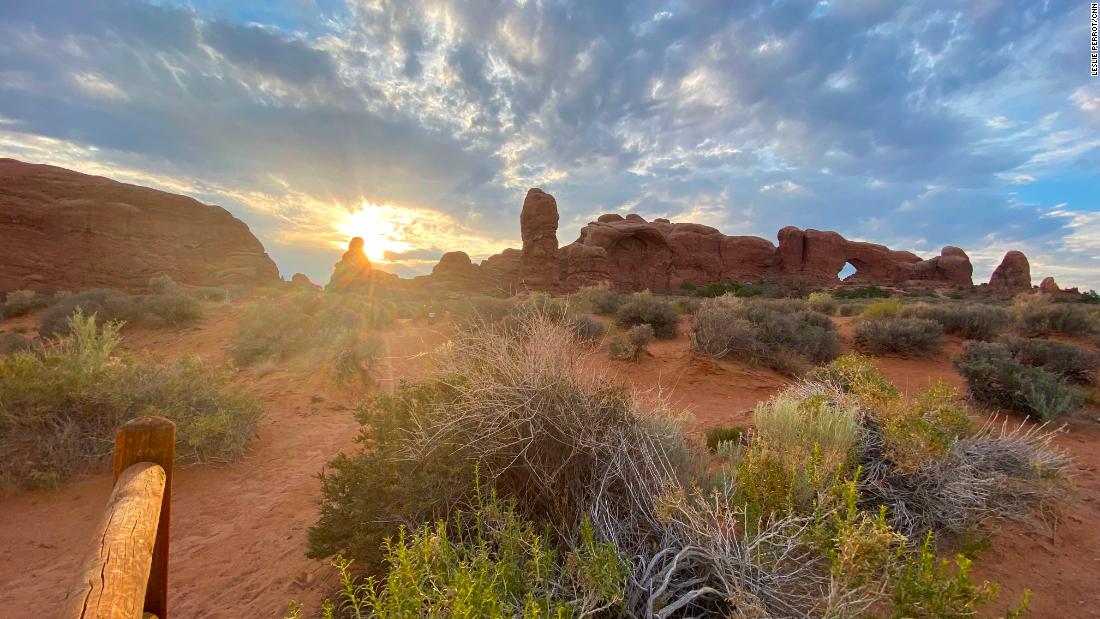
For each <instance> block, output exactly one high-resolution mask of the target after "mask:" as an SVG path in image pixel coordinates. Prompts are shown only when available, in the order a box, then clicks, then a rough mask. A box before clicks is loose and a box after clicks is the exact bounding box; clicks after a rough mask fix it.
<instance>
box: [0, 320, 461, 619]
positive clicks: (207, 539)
mask: <svg viewBox="0 0 1100 619" xmlns="http://www.w3.org/2000/svg"><path fill="white" fill-rule="evenodd" d="M238 311H239V308H235V307H230V308H215V309H214V310H212V311H210V312H208V314H209V316H208V317H207V318H206V319H205V320H204V321H203V322H202V323H201V324H199V325H198V326H196V327H194V328H191V329H187V330H184V331H180V332H166V331H149V332H145V331H132V332H129V333H127V334H125V347H127V348H129V349H131V350H134V351H135V352H137V353H138V354H148V355H152V356H155V357H161V358H173V357H177V356H179V355H181V354H192V353H198V354H199V355H200V356H202V357H203V358H204V360H207V361H210V362H217V361H218V360H221V359H224V357H225V349H226V347H227V346H228V345H229V343H230V342H231V340H232V334H233V329H234V328H235V325H236V314H237V312H238ZM444 339H445V336H444V334H443V333H442V332H440V331H439V330H437V329H435V328H429V327H425V326H417V325H411V324H408V323H405V324H399V325H398V326H397V327H395V328H393V329H391V330H389V331H387V332H386V333H385V334H384V341H385V344H386V352H385V356H386V359H384V362H383V364H382V369H381V376H380V378H379V384H381V385H388V384H393V383H394V381H395V379H396V378H398V377H406V376H414V375H415V374H416V373H417V372H418V371H420V368H421V365H422V362H423V360H424V359H423V358H422V357H418V356H417V355H418V354H419V353H423V352H426V351H429V350H431V349H432V348H434V347H435V346H436V345H438V344H439V343H440V342H442V341H444ZM315 369H316V368H314V367H310V364H309V360H308V359H302V360H299V361H298V362H296V363H295V362H291V363H289V364H288V365H286V366H283V367H279V368H278V369H276V370H275V371H273V372H271V373H269V374H266V375H264V376H257V375H256V374H255V373H254V372H252V371H250V370H245V371H242V372H241V373H240V375H239V376H238V377H236V378H235V379H234V383H235V384H236V385H237V386H240V387H243V388H246V389H248V390H249V391H251V392H252V393H254V394H255V395H256V396H257V397H259V398H260V400H261V401H262V402H263V404H264V409H265V415H264V418H263V419H262V420H261V421H260V424H259V428H258V436H257V438H256V440H254V441H253V443H252V447H251V450H250V452H249V454H248V455H247V456H246V457H245V458H244V459H243V460H241V461H240V462H236V463H233V464H230V465H226V466H205V467H192V468H187V469H181V470H178V471H177V473H176V476H175V480H174V488H173V505H172V546H171V555H170V567H169V574H170V578H171V582H170V591H171V598H170V604H171V606H170V608H171V611H172V614H173V616H175V617H210V618H214V617H242V616H254V617H282V616H283V614H282V613H283V612H284V611H285V610H286V608H287V604H288V602H289V601H290V600H291V599H297V600H299V601H302V602H305V603H306V604H307V605H308V606H309V607H311V608H313V609H316V608H317V607H318V606H319V602H320V600H321V599H322V598H323V596H324V595H325V594H328V593H331V591H332V590H333V588H334V579H333V578H332V575H331V570H330V569H329V568H328V566H327V565H326V564H325V563H323V562H320V561H311V560H309V559H306V558H305V539H306V531H307V529H308V527H309V526H310V525H312V524H313V523H314V521H315V520H316V513H317V510H316V501H317V498H318V495H319V487H320V485H319V481H318V480H317V479H316V477H315V476H316V474H317V473H318V472H319V471H320V470H321V468H322V466H323V465H324V463H325V462H326V461H328V460H329V459H331V458H332V457H333V456H334V455H336V454H337V453H339V452H340V451H342V450H347V449H350V448H352V447H353V440H354V437H355V435H356V434H357V432H358V424H357V423H356V422H355V420H354V418H353V417H352V415H351V409H352V408H353V407H354V406H355V404H356V402H357V400H358V397H357V394H355V393H353V392H352V390H346V389H339V388H337V387H335V386H334V385H333V384H332V383H331V381H328V380H326V378H325V377H324V376H322V375H319V374H318V373H317V372H316V371H315ZM110 491H111V479H110V476H109V475H108V474H106V473H102V474H92V475H85V476H82V477H80V478H78V479H76V480H75V481H71V482H68V483H66V484H65V485H64V486H62V487H61V488H59V489H57V490H53V491H48V492H28V493H23V494H20V495H16V496H11V497H4V498H2V499H0V523H2V527H0V582H2V583H4V586H3V587H0V608H3V609H4V611H3V615H4V616H5V617H16V618H18V617H45V616H52V615H53V614H54V613H55V612H56V610H57V609H58V608H59V606H60V604H61V602H62V599H63V598H64V596H65V592H66V587H68V586H69V585H70V581H71V578H72V575H73V574H74V573H75V571H76V569H77V566H78V564H79V562H80V559H81V554H82V553H83V552H84V549H85V548H86V547H87V544H88V543H89V539H90V536H91V535H92V534H93V532H94V529H95V527H96V523H97V521H98V518H99V516H100V513H101V511H102V509H103V505H104V503H105V502H106V500H107V496H108V495H109V494H110Z"/></svg>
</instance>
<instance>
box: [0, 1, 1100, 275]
mask: <svg viewBox="0 0 1100 619" xmlns="http://www.w3.org/2000/svg"><path fill="white" fill-rule="evenodd" d="M196 6H198V5H196ZM238 8H241V10H237V9H238ZM245 15H247V17H245ZM1085 34H1086V33H1085V30H1084V25H1083V24H1082V22H1081V20H1080V19H1078V16H1077V15H1075V14H1073V13H1072V11H1071V7H1069V6H1067V5H1066V4H1065V3H1035V2H1031V1H1030V0H1009V1H1007V2H1005V3H1003V4H1002V5H1000V6H998V7H997V9H996V10H991V9H989V8H988V7H985V6H984V5H980V4H976V5H973V6H971V5H967V6H965V7H960V6H959V5H957V4H955V3H949V2H947V1H946V0H921V1H918V2H913V3H896V2H889V1H888V0H851V1H844V2H828V3H826V2H815V1H812V0H793V1H790V2H782V3H775V2H768V1H764V0H759V1H746V2H736V3H734V2H717V1H715V2H710V1H704V2H691V3H670V2H667V1H664V0H634V1H630V2H623V3H618V2H615V3H612V2H595V3H593V2H580V1H572V0H570V1H565V2H554V3H540V2H517V3H501V2H498V1H497V0H469V1H463V2H457V1H452V0H377V1H375V2H370V3H361V2H351V1H348V2H346V3H345V2H340V1H336V2H331V3H329V2H326V3H318V5H316V6H311V8H310V10H301V11H298V10H294V11H292V10H285V11H277V10H275V9H270V10H264V11H259V10H247V11H246V10H244V9H243V8H242V7H237V5H236V4H235V3H232V2H229V3H222V4H219V8H218V10H217V12H214V11H213V10H210V9H207V8H206V7H205V5H203V6H198V8H193V7H191V6H177V5H174V4H169V3H165V4H145V3H141V2H131V1H121V0H118V1H111V0H107V1H104V2H96V3H87V2H77V1H76V0H67V1H65V0H43V1H41V2H34V3H7V4H4V5H2V6H0V41H2V43H0V117H2V118H4V119H6V120H5V122H4V124H2V125H0V154H9V155H16V156H18V155H23V156H26V157H30V158H34V159H36V160H40V161H42V160H46V159H50V160H52V161H54V162H63V164H68V165H70V167H76V168H78V169H95V170H99V171H102V172H104V173H108V175H111V174H110V173H111V171H112V170H116V171H117V173H118V174H122V175H129V176H130V177H135V176H141V175H145V176H148V177H149V178H153V179H158V182H159V184H160V186H164V184H165V183H169V184H174V185H176V186H179V187H185V188H190V189H189V192H190V193H192V194H193V195H196V196H202V197H203V198H204V199H207V200H209V201H214V202H219V203H224V204H226V205H227V207H229V208H231V209H233V210H234V212H235V213H236V214H238V215H239V216H241V217H243V218H244V219H245V221H247V222H249V223H250V225H252V226H253V227H254V228H256V229H257V230H258V231H259V232H260V234H261V236H262V238H263V240H264V241H265V242H266V243H269V244H271V245H273V246H276V247H277V248H278V249H277V250H275V251H276V253H277V254H278V255H277V258H278V259H279V260H280V263H281V266H282V267H283V271H285V272H293V271H295V270H303V269H315V271H310V272H308V274H309V275H310V276H311V277H314V278H315V279H320V280H322V281H323V280H324V279H325V278H326V277H327V275H328V273H327V269H328V268H330V266H331V263H332V262H334V261H335V258H336V257H338V252H339V247H338V245H339V242H338V241H339V239H340V238H341V235H343V234H344V231H342V230H341V225H342V224H343V222H344V221H345V218H346V217H347V215H348V214H349V213H352V212H355V211H356V210H357V209H359V208H360V207H361V205H362V204H364V203H367V204H373V205H387V206H389V207H394V208H396V209H399V210H400V212H401V213H417V214H419V215H418V216H422V217H423V218H424V219H425V220H426V221H428V222H433V223H430V225H425V226H421V227H409V228H407V229H406V230H404V232H403V234H404V240H403V242H405V243H408V244H409V247H408V248H407V249H403V250H399V251H393V250H391V255H392V257H393V258H394V259H395V260H406V261H407V262H408V263H407V264H406V265H405V266H406V267H407V268H408V269H410V271H409V272H413V270H420V271H423V270H426V269H427V268H429V267H430V265H428V264H426V263H425V261H426V260H430V258H427V257H426V256H429V254H434V253H435V252H436V251H437V250H438V251H444V250H453V249H464V250H467V251H469V252H470V253H471V254H481V253H484V252H489V251H494V250H495V249H498V248H500V247H502V246H505V245H506V244H511V243H514V242H515V241H514V239H515V238H516V237H517V236H518V232H517V229H518V211H519V207H520V204H521V202H522V198H523V194H524V192H525V191H526V189H527V188H528V187H531V186H541V187H543V189H546V190H547V191H551V192H552V193H554V194H555V195H556V196H557V198H558V204H559V208H560V209H561V212H562V217H561V219H562V230H561V231H560V234H559V237H560V238H561V239H562V241H563V242H564V241H568V240H570V239H571V238H573V236H575V234H576V232H577V231H578V230H579V228H580V227H581V226H583V225H584V223H586V222H587V221H590V220H591V219H593V218H594V217H595V216H596V215H597V214H599V213H600V212H605V211H616V210H620V209H633V210H636V211H637V212H640V213H642V214H644V215H646V216H650V217H652V216H666V217H670V218H673V219H679V220H698V221H701V222H703V223H708V224H710V225H715V226H717V227H719V228H721V229H723V230H725V231H728V232H736V233H745V234H759V235H762V236H765V237H767V238H774V235H775V231H776V230H777V229H778V228H779V227H782V226H783V225H787V224H794V225H801V226H814V227H818V228H827V229H836V230H838V231H840V232H841V233H843V234H845V235H847V236H852V237H863V238H868V239H870V240H873V241H876V242H882V243H887V244H890V245H891V246H898V247H899V248H907V247H908V248H921V249H924V248H925V247H927V248H931V249H932V250H933V251H934V249H935V248H936V247H937V246H942V245H947V244H951V245H960V246H963V247H964V248H968V249H969V247H970V246H972V247H974V248H975V249H976V250H980V251H986V252H992V253H997V251H999V250H1001V249H1002V248H1000V247H994V244H996V243H1010V242H1011V243H1017V244H1019V245H1020V246H1021V247H1033V248H1034V250H1035V251H1038V252H1040V253H1041V255H1042V256H1044V258H1042V260H1043V261H1045V262H1044V263H1050V264H1058V265H1059V266H1060V267H1061V268H1063V269H1065V271H1064V272H1065V273H1066V274H1067V277H1072V278H1076V279H1073V280H1071V281H1067V282H1064V283H1065V284H1072V283H1074V282H1076V283H1077V284H1080V285H1086V286H1088V287H1100V281H1097V280H1096V277H1097V276H1096V275H1095V274H1090V273H1089V272H1088V270H1087V268H1086V267H1088V266H1090V265H1093V264H1094V263H1093V262H1091V260H1092V259H1093V256H1094V255H1095V254H1094V252H1093V250H1092V249H1090V246H1089V245H1088V244H1087V243H1085V242H1083V241H1082V240H1081V239H1083V238H1084V239H1088V238H1091V237H1090V236H1089V235H1090V234H1091V233H1082V232H1081V230H1082V229H1084V228H1087V227H1088V225H1089V224H1085V225H1084V228H1083V227H1082V225H1078V224H1079V222H1080V221H1082V220H1081V219H1080V218H1081V217H1084V218H1085V219H1086V220H1087V219H1088V217H1089V216H1090V215H1089V214H1090V213H1094V212H1096V211H1097V210H1100V205H1098V204H1096V203H1095V202H1094V201H1093V202H1089V201H1088V200H1089V199H1090V198H1089V196H1088V195H1086V194H1083V193H1078V194H1074V195H1069V196H1062V197H1058V196H1053V197H1052V194H1051V192H1050V191H1048V188H1049V187H1051V186H1052V185H1050V183H1056V182H1058V181H1059V179H1064V178H1074V179H1077V180H1078V181H1080V179H1082V178H1084V179H1094V180H1096V181H1097V182H1100V172H1097V169H1098V168H1097V163H1098V160H1100V139H1097V138H1095V137H1093V136H1095V135H1096V134H1095V128H1096V126H1097V123H1098V121H1100V116H1098V115H1097V110H1100V106H1098V105H1097V104H1096V101H1098V100H1100V94H1098V92H1097V91H1096V89H1095V88H1094V87H1093V86H1092V85H1091V83H1089V82H1087V81H1086V80H1087V77H1086V76H1084V75H1083V73H1082V72H1081V71H1080V70H1078V65H1079V62H1078V58H1079V55H1080V54H1079V51H1080V50H1079V46H1078V45H1077V44H1076V43H1075V42H1076V41H1078V40H1082V39H1083V37H1084V35H1085ZM47 144H48V146H47ZM930 188H935V189H934V190H932V189H930ZM1021 192H1030V193H1029V195H1034V197H1029V198H1027V199H1023V198H1021V197H1020V195H1017V194H1018V193H1021ZM1048 194H1051V195H1048ZM1062 201H1066V202H1068V205H1067V206H1066V207H1065V208H1064V209H1063V210H1064V211H1065V212H1073V213H1076V214H1077V215H1075V217H1077V218H1076V219H1075V218H1074V217H1068V216H1051V215H1050V214H1049V213H1050V212H1051V210H1052V209H1053V208H1054V207H1053V206H1051V204H1054V203H1058V202H1062ZM395 216H396V215H395ZM446 226H451V227H452V229H453V230H455V231H456V232H455V234H452V235H451V236H450V237H449V238H448V236H447V234H446V230H445V227H446ZM1082 234H1084V236H1081V235H1082ZM421 235H422V236H423V238H420V236H421ZM918 241H922V243H918ZM294 243H298V244H299V245H300V246H301V247H300V249H295V247H294ZM1003 249H1008V247H1004V248H1003ZM326 252H328V253H326ZM1059 252H1060V253H1059ZM1090 252H1093V253H1090ZM1001 253H1003V251H1001ZM325 256H330V257H325ZM282 262H287V263H288V264H282ZM297 265H302V266H301V268H299V266H297ZM322 270H325V271H322Z"/></svg>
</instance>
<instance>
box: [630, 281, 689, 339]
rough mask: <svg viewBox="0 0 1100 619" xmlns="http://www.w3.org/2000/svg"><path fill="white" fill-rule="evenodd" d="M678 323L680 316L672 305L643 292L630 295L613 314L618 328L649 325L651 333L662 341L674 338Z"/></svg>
mask: <svg viewBox="0 0 1100 619" xmlns="http://www.w3.org/2000/svg"><path fill="white" fill-rule="evenodd" d="M679 322H680V316H679V315H678V314H677V313H676V310H675V309H674V308H673V307H672V305H670V304H669V303H668V302H666V301H664V300H662V299H659V298H657V297H655V296H653V295H652V294H649V293H645V292H640V293H636V294H634V295H631V297H630V299H628V300H627V301H626V302H625V303H623V304H622V305H621V306H619V309H618V310H617V311H616V312H615V324H617V325H619V326H620V327H623V328H630V327H633V326H635V325H649V326H651V327H653V333H654V334H655V335H656V336H657V337H659V338H663V339H669V338H674V337H676V326H677V325H678V324H679Z"/></svg>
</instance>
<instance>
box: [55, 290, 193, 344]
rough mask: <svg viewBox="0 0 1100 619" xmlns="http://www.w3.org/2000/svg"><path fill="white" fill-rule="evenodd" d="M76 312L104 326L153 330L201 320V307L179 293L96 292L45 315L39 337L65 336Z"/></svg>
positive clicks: (69, 300)
mask: <svg viewBox="0 0 1100 619" xmlns="http://www.w3.org/2000/svg"><path fill="white" fill-rule="evenodd" d="M77 309H80V310H83V312H84V314H85V315H91V314H95V315H96V316H97V317H98V318H99V320H100V321H102V322H122V323H126V324H127V325H141V326H150V327H169V326H170V327H179V326H184V325H187V324H191V323H193V322H195V321H197V320H199V319H201V318H202V305H201V304H200V303H199V302H198V301H197V300H195V299H194V298H192V297H189V296H186V295H182V294H179V293H174V292H169V293H163V294H151V295H130V294H126V293H125V292H122V291H121V290H114V289H110V288H94V289H92V290H85V291H84V292H79V293H76V294H71V295H68V296H66V297H63V298H62V299H61V300H60V301H58V302H57V303H55V304H54V305H52V306H51V307H50V308H49V309H47V310H46V311H45V312H43V313H42V316H41V318H40V319H39V327H38V330H39V333H40V334H41V335H42V336H43V337H53V336H57V335H65V334H66V333H67V332H68V324H69V323H68V320H69V317H70V316H72V315H73V314H74V313H75V312H76V310H77Z"/></svg>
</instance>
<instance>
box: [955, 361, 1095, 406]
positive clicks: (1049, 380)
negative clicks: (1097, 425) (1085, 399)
mask: <svg viewBox="0 0 1100 619" xmlns="http://www.w3.org/2000/svg"><path fill="white" fill-rule="evenodd" d="M954 364H955V367H956V368H957V369H958V370H959V373H960V374H962V376H963V378H964V379H966V385H967V387H968V388H969V390H970V397H971V398H973V399H974V400H975V401H977V402H980V403H982V404H986V405H989V406H994V407H998V408H1004V409H1007V410H1014V411H1017V412H1020V413H1023V414H1025V415H1028V416H1030V417H1035V418H1037V419H1041V420H1044V421H1049V420H1052V419H1057V418H1058V417H1062V416H1064V415H1067V414H1069V413H1070V412H1072V411H1073V410H1075V409H1076V408H1077V407H1078V406H1079V405H1080V403H1081V396H1080V395H1079V394H1078V393H1077V392H1076V391H1075V390H1074V389H1073V388H1071V387H1069V386H1068V385H1066V384H1065V383H1064V382H1063V381H1062V380H1061V379H1059V377H1058V376H1057V375H1055V374H1052V373H1050V372H1047V371H1046V370H1043V369H1041V368H1037V367H1028V366H1026V365H1024V364H1022V363H1020V362H1018V361H1017V360H1016V359H1014V358H1013V356H1012V352H1011V351H1010V350H1009V349H1008V347H1007V346H1005V345H1004V344H993V343H983V342H967V343H966V344H965V345H964V346H963V350H962V353H961V354H959V355H958V356H956V357H955V359H954Z"/></svg>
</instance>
